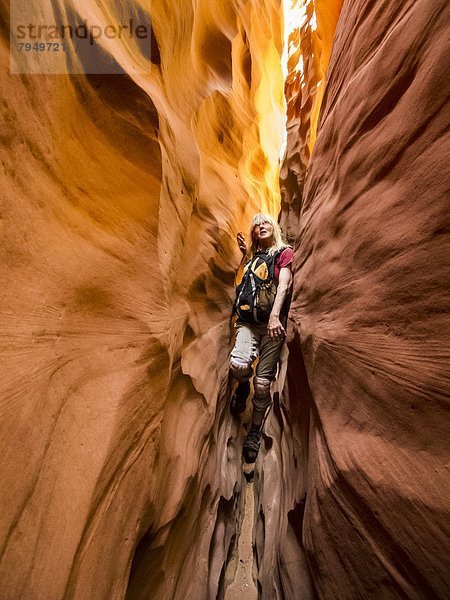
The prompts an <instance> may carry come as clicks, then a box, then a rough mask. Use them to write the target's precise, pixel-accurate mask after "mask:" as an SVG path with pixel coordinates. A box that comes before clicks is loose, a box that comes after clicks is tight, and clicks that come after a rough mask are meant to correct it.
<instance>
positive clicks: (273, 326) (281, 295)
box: [267, 265, 292, 337]
mask: <svg viewBox="0 0 450 600" xmlns="http://www.w3.org/2000/svg"><path fill="white" fill-rule="evenodd" d="M291 280H292V273H291V265H288V266H287V267H283V268H282V269H281V270H280V276H279V277H278V287H277V295H276V296H275V302H274V303H273V307H272V311H271V313H270V317H269V323H268V325H267V331H268V332H269V337H276V336H278V335H283V334H284V333H286V331H285V329H284V327H283V325H282V324H281V321H280V311H281V307H282V306H283V302H284V300H285V298H286V295H287V292H288V289H289V286H290V285H291Z"/></svg>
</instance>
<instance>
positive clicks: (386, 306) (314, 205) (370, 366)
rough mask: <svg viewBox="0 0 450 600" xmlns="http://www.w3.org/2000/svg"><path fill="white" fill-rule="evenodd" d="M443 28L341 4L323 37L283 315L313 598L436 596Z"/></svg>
mask: <svg viewBox="0 0 450 600" xmlns="http://www.w3.org/2000/svg"><path fill="white" fill-rule="evenodd" d="M449 17H450V12H449V7H448V4H447V3H446V2H435V3H433V4H430V3H429V2H426V1H422V0H419V1H415V2H404V3H402V5H401V6H399V5H398V4H397V3H395V2H390V1H387V0H385V1H383V2H377V3H366V2H362V1H359V0H355V1H347V2H344V5H343V8H342V12H341V16H340V20H339V22H338V25H337V30H336V35H335V40H334V46H333V50H332V53H331V58H330V63H329V67H328V74H327V83H326V88H325V93H324V99H323V104H322V110H321V116H320V120H319V126H318V132H317V142H316V144H315V147H314V151H313V154H312V158H311V161H310V163H309V165H308V175H307V177H306V184H305V191H304V196H303V202H302V209H301V212H300V214H299V223H300V225H299V237H298V241H297V244H296V252H295V266H294V269H295V292H294V311H293V315H292V316H293V318H294V320H295V323H296V327H297V329H298V331H299V332H300V337H301V346H302V350H303V355H304V360H305V365H306V371H307V376H308V380H309V386H310V389H311V393H312V399H311V418H310V431H309V442H308V452H309V464H308V474H307V481H308V483H307V490H306V492H307V496H306V507H305V517H304V523H303V541H304V545H305V547H306V551H307V556H308V562H309V565H310V567H311V572H312V577H313V579H314V581H315V585H316V589H317V592H318V595H319V596H320V597H321V598H327V599H331V598H340V599H342V600H345V599H348V600H352V599H354V598H356V597H361V598H383V599H387V598H406V597H407V598H414V599H419V598H421V599H427V600H428V599H430V598H444V597H447V596H448V593H449V588H448V585H449V581H448V568H447V567H448V565H446V563H447V560H448V552H449V546H448V539H449V538H448V525H449V492H450V486H449V477H448V472H447V471H446V461H447V459H448V453H449V441H448V440H449V437H448V427H447V423H448V392H449V378H448V372H449V371H448V366H449V356H450V347H449V338H448V308H449V302H448V299H449V296H448V281H449V275H450V273H449V266H448V265H449V262H448V255H449V244H448V241H449V196H448V192H449V179H448V156H449V137H448V117H449V102H448V97H449V91H450V90H449V85H448V52H449V46H448V20H449ZM291 369H292V373H293V369H294V366H293V365H291ZM291 376H292V377H293V378H295V375H294V374H292V375H291Z"/></svg>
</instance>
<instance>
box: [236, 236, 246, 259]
mask: <svg viewBox="0 0 450 600" xmlns="http://www.w3.org/2000/svg"><path fill="white" fill-rule="evenodd" d="M236 239H237V243H238V246H239V250H240V251H241V252H242V254H243V255H244V256H245V255H246V254H247V244H246V243H245V238H244V234H243V233H241V232H239V233H238V234H237V238H236Z"/></svg>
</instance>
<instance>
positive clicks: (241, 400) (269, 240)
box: [230, 214, 293, 463]
mask: <svg viewBox="0 0 450 600" xmlns="http://www.w3.org/2000/svg"><path fill="white" fill-rule="evenodd" d="M250 239H251V246H250V252H249V255H248V256H247V246H246V243H245V239H244V236H243V235H242V233H239V234H238V236H237V241H238V244H239V248H240V250H241V252H242V254H243V259H242V260H243V262H244V261H245V258H246V257H247V258H248V260H247V261H246V262H245V265H244V266H243V269H242V271H243V273H242V275H241V277H240V280H239V281H238V282H237V283H238V285H237V288H236V292H237V294H236V302H235V308H234V310H235V313H236V314H237V315H238V319H237V321H236V323H235V328H236V340H235V344H234V348H233V350H232V351H231V354H230V374H231V375H232V377H233V378H235V379H237V380H238V382H239V383H238V386H237V389H236V392H235V393H234V395H233V397H232V399H231V403H230V410H231V413H232V414H233V415H234V416H237V415H238V414H240V413H242V412H243V411H244V410H245V406H246V400H247V398H248V396H249V393H250V382H249V379H250V377H251V376H252V374H253V367H252V365H253V363H254V362H255V360H256V359H257V358H258V357H259V361H258V364H257V366H256V374H255V378H254V381H253V384H254V396H253V413H252V423H251V426H250V429H249V432H248V434H247V437H246V438H245V442H244V447H243V454H244V460H245V461H246V462H248V463H251V462H254V461H255V460H256V457H257V455H258V451H259V446H260V443H261V429H262V423H263V420H264V416H265V414H266V413H267V410H268V409H269V407H270V405H271V403H272V398H271V395H270V386H271V383H272V381H273V380H274V379H275V376H276V372H277V366H278V359H279V357H280V352H281V348H282V346H283V343H284V339H285V334H286V323H287V313H288V302H287V299H288V291H289V288H290V284H291V278H292V275H291V264H292V257H293V251H292V248H290V247H289V246H288V245H287V244H286V243H285V242H284V241H283V236H282V233H281V229H280V226H279V225H278V223H277V222H276V221H275V220H274V219H273V218H272V217H270V216H268V215H264V214H257V215H255V216H254V217H253V220H252V224H251V228H250ZM241 264H242V263H241Z"/></svg>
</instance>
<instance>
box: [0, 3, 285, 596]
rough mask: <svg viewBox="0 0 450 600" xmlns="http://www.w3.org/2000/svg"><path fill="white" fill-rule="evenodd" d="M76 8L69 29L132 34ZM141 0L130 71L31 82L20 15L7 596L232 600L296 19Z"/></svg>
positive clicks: (4, 78)
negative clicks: (229, 379) (250, 348)
mask: <svg viewBox="0 0 450 600" xmlns="http://www.w3.org/2000/svg"><path fill="white" fill-rule="evenodd" d="M72 4H73V6H71V9H70V11H69V8H68V4H67V3H64V2H62V1H57V2H53V4H51V7H52V10H54V14H53V13H52V14H49V15H47V16H48V18H54V19H55V20H56V18H57V17H58V18H59V19H61V20H63V21H66V22H69V23H70V22H72V21H73V20H74V19H81V20H82V19H86V20H87V21H88V23H91V22H92V21H93V19H94V17H95V18H98V19H100V20H103V22H112V23H119V22H120V14H121V7H122V3H121V2H100V3H98V2H93V1H91V0H75V1H74V2H73V3H72ZM136 4H138V5H139V7H140V9H141V10H142V11H147V12H148V11H149V10H150V9H151V16H152V26H153V31H154V38H153V48H152V49H153V52H152V56H151V59H150V58H149V56H148V55H147V54H140V53H139V49H138V48H137V47H124V46H122V45H121V42H120V41H118V40H114V41H113V42H109V41H107V40H105V39H101V40H99V41H98V42H97V51H98V53H99V56H100V57H103V58H104V59H105V60H106V59H107V58H108V60H112V61H115V62H116V63H117V66H118V68H119V70H122V71H123V75H89V74H87V75H83V74H80V75H74V76H68V75H49V76H44V75H33V76H27V75H11V74H10V73H9V54H8V16H9V8H8V3H6V2H2V4H1V19H2V38H1V47H0V58H1V89H2V95H3V100H2V104H1V109H0V110H1V113H0V114H1V119H2V147H1V160H2V171H1V177H0V190H1V201H2V207H1V227H2V234H3V235H2V252H3V260H2V266H1V279H2V286H1V291H0V297H1V309H0V310H1V312H0V323H1V324H0V336H1V356H2V377H1V410H2V418H1V439H2V440H3V449H2V453H1V458H0V460H1V473H2V476H1V477H2V478H1V490H2V510H1V511H0V526H1V537H0V539H1V562H0V597H1V598H2V600H16V599H17V598H24V599H25V598H27V599H32V598H46V599H48V600H53V599H55V600H56V599H59V598H62V597H66V598H78V599H81V600H85V599H86V598H89V599H90V600H95V599H100V598H101V599H112V598H123V597H125V595H127V594H128V597H130V598H150V597H151V598H161V599H162V598H171V599H174V598H187V597H191V598H196V599H197V598H199V599H200V598H211V597H215V594H216V593H217V590H218V589H219V587H220V586H222V587H223V583H224V574H223V573H222V570H223V566H224V564H225V563H226V560H227V556H228V553H229V550H230V548H231V547H232V542H233V539H234V538H235V534H236V530H237V526H238V523H237V519H238V516H239V512H240V509H241V507H240V504H241V500H240V496H239V491H240V489H241V486H242V473H241V469H240V448H239V447H238V445H239V443H240V439H241V438H242V431H239V432H238V429H237V426H236V424H235V423H233V422H232V420H231V418H230V417H229V415H228V412H227V409H226V400H225V397H224V394H225V388H226V376H227V353H228V347H229V337H230V330H229V315H230V309H231V302H230V298H231V291H232V289H231V286H232V281H233V273H234V269H235V267H236V266H237V263H238V261H239V258H238V256H237V252H236V244H235V239H234V238H235V235H236V232H237V230H239V229H242V228H243V227H244V225H245V224H247V223H248V219H249V216H250V215H251V214H252V213H253V212H254V211H255V210H256V209H257V207H259V206H262V207H264V208H265V209H266V210H270V211H271V212H276V209H277V206H278V205H279V187H278V146H279V141H278V138H277V136H279V135H281V133H280V132H279V127H278V125H276V124H277V123H278V122H280V121H281V122H282V121H283V79H282V74H281V66H280V59H279V56H280V53H281V49H282V37H281V32H280V23H281V19H280V7H279V3H278V2H271V1H269V0H267V1H265V0H260V1H256V0H255V1H249V2H245V3H242V2H236V3H230V2H228V0H227V1H225V0H224V1H223V2H215V3H214V4H212V3H211V2H209V0H208V1H206V0H204V1H201V2H197V3H196V9H195V11H194V10H193V5H192V2H188V1H187V0H183V1H179V0H177V1H176V2H167V1H164V0H152V2H151V3H150V2H149V1H146V0H142V1H139V2H137V3H136ZM39 6H40V4H39V2H34V3H33V2H32V3H30V14H31V13H33V12H36V11H39ZM48 6H50V5H49V4H48V3H47V7H48ZM68 60H72V61H74V64H75V65H76V66H77V68H78V69H79V70H81V71H82V70H83V68H84V64H83V63H80V62H79V61H80V57H79V56H77V55H76V54H75V52H74V49H73V47H72V46H70V44H69V46H68ZM136 64H139V65H140V69H139V71H140V74H138V73H136V72H135V69H134V65H136ZM275 158H276V160H275ZM193 573H195V578H194V577H193V576H192V575H193ZM127 590H128V591H127Z"/></svg>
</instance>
